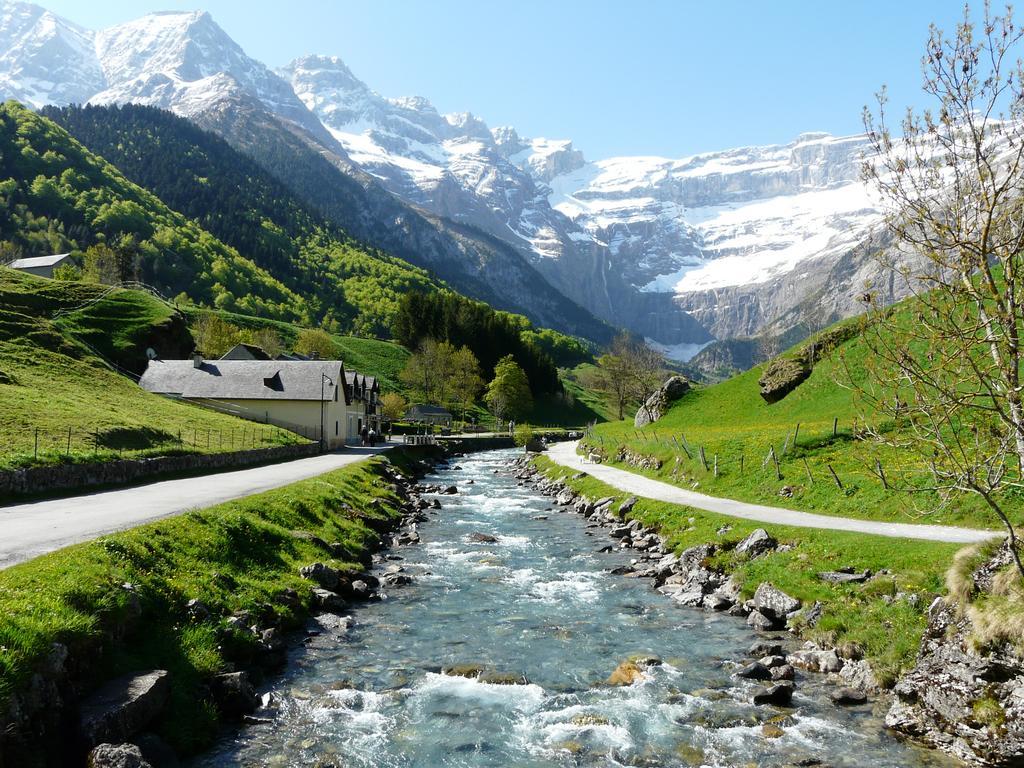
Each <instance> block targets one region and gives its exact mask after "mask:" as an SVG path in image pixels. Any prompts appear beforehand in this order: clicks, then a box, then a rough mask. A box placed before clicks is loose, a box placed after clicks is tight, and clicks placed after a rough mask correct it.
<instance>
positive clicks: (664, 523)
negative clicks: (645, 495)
mask: <svg viewBox="0 0 1024 768" xmlns="http://www.w3.org/2000/svg"><path fill="white" fill-rule="evenodd" d="M537 464H538V467H539V468H540V469H542V470H543V471H544V472H545V473H547V474H548V475H549V476H550V477H556V478H561V479H563V480H564V481H565V482H566V483H567V484H568V485H569V486H571V487H572V488H573V489H575V490H576V491H577V492H579V493H581V494H584V495H586V496H588V497H589V498H591V499H596V498H601V497H604V496H613V497H616V498H618V499H624V498H625V497H626V495H628V494H623V493H622V492H621V491H619V490H618V489H616V488H613V487H612V486H610V485H606V484H605V483H602V482H600V481H599V480H596V479H594V478H592V477H584V478H581V479H577V480H574V479H572V477H573V474H574V473H573V472H572V471H570V470H567V469H565V468H563V467H560V466H558V465H556V464H554V463H553V462H551V461H550V460H548V459H546V458H544V457H540V458H538V459H537ZM629 517H630V518H636V519H638V520H640V521H641V522H642V523H643V524H644V525H645V526H647V527H651V528H653V529H655V530H657V531H658V532H659V533H660V535H661V536H662V537H663V538H664V539H665V541H666V546H667V548H668V549H669V550H671V551H674V552H677V553H678V552H681V551H682V550H684V549H687V548H688V547H692V546H696V545H698V544H703V543H705V542H714V543H716V544H718V545H719V547H720V553H719V554H717V555H716V556H715V557H714V558H713V562H712V563H711V565H713V566H714V567H716V568H718V569H720V570H723V571H725V572H727V573H731V574H733V576H734V577H735V578H736V579H737V580H738V582H739V583H740V584H741V586H742V589H743V596H744V597H750V596H752V595H753V593H754V590H755V589H757V586H758V584H760V583H761V582H763V581H769V582H771V583H772V584H774V585H775V586H777V587H778V588H779V589H781V590H783V591H784V592H786V593H787V594H789V595H792V596H793V597H797V598H799V599H800V600H802V601H803V602H804V604H805V605H808V606H809V605H812V604H813V603H814V602H815V601H820V602H821V603H822V617H821V620H820V621H819V622H818V623H817V625H816V626H815V627H813V628H811V627H808V628H806V629H805V630H804V631H803V633H802V634H803V636H804V637H805V639H809V640H816V641H818V642H820V643H822V644H823V645H830V646H836V647H839V648H841V649H843V648H844V647H845V650H846V651H847V652H852V653H854V654H856V653H858V652H862V653H863V655H864V657H865V658H867V659H868V660H869V661H870V662H871V664H872V667H873V669H874V670H875V674H876V676H877V677H878V679H879V682H880V683H883V684H885V683H890V682H892V681H893V680H895V678H896V676H898V675H899V673H900V672H901V671H903V670H906V669H908V668H909V667H910V666H911V665H912V664H913V661H914V658H915V656H916V654H917V649H918V644H919V642H920V639H921V634H922V632H923V631H924V627H925V624H926V616H925V611H926V610H927V607H928V605H929V603H930V602H931V600H932V598H933V597H934V596H935V595H937V594H941V593H942V592H944V591H945V587H944V575H945V572H946V570H947V569H948V568H949V566H950V564H951V563H952V561H953V557H954V555H955V554H956V552H957V550H958V549H960V548H961V547H960V545H955V544H940V543H933V542H923V541H911V540H907V539H892V538H886V537H883V536H867V535H863V534H854V533H845V532H838V531H819V530H815V529H810V528H793V527H788V526H782V525H765V524H762V523H756V522H752V521H747V520H740V519H737V518H731V517H726V516H723V515H717V514H714V513H711V512H704V511H702V510H698V509H692V508H690V507H685V506H680V505H677V504H668V503H665V502H659V501H652V500H650V499H641V500H640V501H639V502H638V503H637V505H636V506H635V507H634V508H633V511H632V512H631V513H630V515H629ZM725 527H728V530H727V531H724V532H723V533H721V534H720V533H719V531H720V530H722V529H723V528H725ZM760 527H763V528H765V529H766V530H768V532H769V533H770V534H771V535H772V536H774V537H775V538H776V539H778V541H779V542H780V544H783V545H789V547H790V548H789V549H786V548H785V547H780V548H779V549H777V550H775V551H773V552H770V553H768V554H765V555H762V556H761V557H758V558H756V559H754V560H748V559H746V558H745V557H744V556H741V555H736V554H735V553H733V552H732V551H731V549H732V547H733V546H734V545H735V544H736V543H738V542H739V541H741V540H742V539H743V538H744V537H745V536H746V535H747V534H749V533H750V532H751V531H753V530H754V529H756V528H760ZM846 566H850V567H852V568H854V569H856V570H859V571H860V570H865V569H868V570H871V571H872V572H873V573H880V572H884V571H888V573H887V574H886V575H884V576H878V577H876V578H874V579H872V580H870V581H869V582H867V583H865V584H848V585H835V584H827V583H825V582H823V581H821V579H819V578H818V573H819V572H821V571H828V570H835V569H837V568H842V567H846Z"/></svg>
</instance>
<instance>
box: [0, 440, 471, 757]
mask: <svg viewBox="0 0 1024 768" xmlns="http://www.w3.org/2000/svg"><path fill="white" fill-rule="evenodd" d="M456 455H458V454H456ZM446 462H447V459H444V458H440V453H439V454H438V455H437V456H433V457H429V456H428V457H424V458H421V459H419V460H418V461H415V462H412V463H411V467H412V471H410V472H403V471H402V470H401V469H399V468H398V467H396V466H394V465H393V464H392V463H390V462H388V461H387V460H386V459H383V460H381V476H382V480H383V481H384V482H386V483H388V487H389V490H391V491H392V492H393V493H394V494H395V496H396V497H397V498H398V499H399V500H400V507H399V509H398V510H397V513H396V511H395V510H390V511H389V513H388V514H376V512H381V511H383V510H376V509H373V508H372V507H373V506H374V505H379V504H380V503H381V502H380V500H376V499H375V500H374V501H372V502H370V507H371V508H370V509H368V510H366V511H367V512H370V513H371V514H365V515H358V517H359V518H361V519H362V520H363V521H364V522H366V523H367V524H368V525H369V526H370V527H371V528H372V529H373V531H374V533H375V534H376V536H375V537H373V538H371V539H370V541H369V542H368V546H367V548H366V550H365V551H363V552H362V553H361V554H358V553H357V557H360V558H361V559H362V566H363V568H362V569H361V570H355V571H352V570H343V569H341V568H338V567H336V566H335V565H332V562H333V558H334V557H339V558H341V557H344V558H345V559H351V556H352V554H353V553H351V552H346V551H344V548H343V546H342V545H341V544H339V543H331V542H327V541H323V540H321V539H319V538H318V537H317V536H315V535H314V534H312V533H310V532H308V531H293V532H292V536H293V537H295V538H296V539H303V540H305V541H307V542H312V543H313V544H316V545H318V547H319V548H320V549H321V550H322V551H323V552H324V555H325V557H324V561H315V562H311V563H308V564H306V565H304V566H302V567H301V568H300V570H299V574H300V575H301V576H302V578H303V579H305V580H306V581H307V582H308V583H309V593H308V594H307V595H302V594H300V592H299V591H298V590H295V589H285V590H283V591H281V592H280V593H279V594H277V595H275V596H274V598H273V601H274V603H276V604H278V605H279V606H281V607H283V608H285V609H286V611H285V613H286V614H288V613H289V612H290V615H291V616H292V618H293V619H294V618H295V617H298V618H301V617H302V616H303V615H304V613H305V611H306V610H307V608H306V606H308V610H309V614H310V615H312V616H313V618H311V619H310V624H309V625H308V626H307V627H306V629H305V631H304V633H302V634H297V633H295V632H290V631H289V628H288V627H287V626H285V625H284V624H283V623H282V619H281V614H282V612H281V611H278V610H276V609H275V608H274V607H273V606H271V605H253V606H251V607H249V608H248V609H245V610H239V611H236V612H235V613H234V614H232V615H230V616H215V615H212V614H213V611H212V610H211V608H209V607H208V606H206V605H204V604H203V603H202V602H200V601H198V600H191V601H189V602H188V604H187V606H186V608H185V611H186V615H183V616H182V617H181V620H182V621H191V622H209V621H212V622H214V623H217V624H218V625H220V629H219V630H218V631H219V632H220V633H221V634H222V635H223V638H224V645H223V648H224V649H225V655H226V657H227V661H228V663H229V666H230V667H231V668H232V669H231V671H227V672H224V673H222V674H218V675H216V676H214V677H212V678H211V679H209V680H208V681H207V686H206V688H207V690H208V693H209V696H208V702H209V703H210V704H212V705H213V706H214V707H215V708H216V709H217V711H218V713H219V714H220V716H221V719H222V720H226V721H236V722H241V723H245V722H261V721H262V719H261V717H260V709H261V708H262V707H266V706H269V705H270V704H272V702H271V701H270V700H269V699H268V697H266V696H264V697H262V698H261V697H260V696H259V695H257V692H256V684H257V683H258V682H259V681H261V680H262V679H264V678H265V676H266V675H268V674H274V673H276V672H277V671H278V670H280V669H281V668H282V667H283V666H284V664H285V662H286V660H287V650H288V647H289V646H290V645H294V644H295V643H297V642H310V641H311V640H312V639H313V638H315V637H317V636H318V635H321V634H328V635H331V636H337V637H340V636H342V635H344V633H345V632H347V631H348V629H349V628H350V627H352V626H353V625H354V623H355V620H354V619H353V618H352V617H351V616H350V615H347V612H348V610H349V609H350V608H351V607H353V606H356V605H358V604H359V603H362V602H365V601H368V600H376V599H380V597H381V596H382V595H383V594H384V592H385V591H388V590H391V589H395V588H398V587H401V586H403V585H405V584H409V583H411V577H410V576H409V575H407V574H406V573H405V572H404V569H403V568H402V566H401V565H398V564H397V563H394V562H391V561H390V560H389V557H388V554H387V552H386V550H387V549H388V548H390V547H401V546H406V545H409V544H415V543H417V542H418V541H419V538H420V537H419V533H418V530H417V528H418V525H419V524H420V523H422V522H424V521H425V520H427V519H428V515H431V514H438V510H439V509H440V506H441V505H440V503H439V501H438V499H437V498H436V497H434V498H424V494H445V493H448V494H452V493H457V492H458V489H457V488H456V487H455V486H448V487H444V488H442V487H439V486H424V485H422V484H419V483H418V478H419V477H422V476H423V475H424V474H426V473H428V472H430V471H433V470H434V469H435V468H437V467H443V466H445V465H446ZM407 466H410V465H407ZM123 589H124V591H125V594H126V598H127V599H126V606H127V607H126V609H125V610H124V611H122V612H121V615H120V616H119V617H118V618H117V619H116V621H115V622H114V623H113V624H111V625H110V626H105V627H104V632H105V634H106V635H107V636H108V637H110V638H131V637H132V636H134V635H135V634H136V631H137V630H138V629H140V626H139V625H140V624H141V623H142V621H143V618H144V617H143V609H142V606H141V604H140V601H139V599H138V598H137V597H136V596H135V590H136V588H135V587H134V585H132V584H125V585H123ZM126 642H130V640H126ZM229 649H235V651H237V652H236V653H232V652H231V651H229ZM97 652H98V649H88V648H83V649H74V650H72V649H69V648H67V647H65V646H64V645H62V644H60V643H55V644H54V645H53V648H52V650H51V653H50V655H49V657H48V659H47V663H46V664H45V665H44V667H43V668H41V669H39V670H38V671H37V673H36V674H35V675H34V676H33V677H32V680H31V681H30V684H29V685H28V686H27V687H26V688H25V689H23V690H20V691H18V692H17V693H15V694H14V695H12V696H11V697H10V698H9V699H8V700H7V702H6V709H4V710H0V768H15V766H18V767H19V768H21V767H22V766H48V765H56V764H61V765H68V764H70V765H74V764H82V762H85V763H86V764H87V765H88V766H89V767H90V768H124V766H131V767H132V768H153V767H154V766H155V767H156V768H159V766H161V765H169V764H175V763H174V760H175V758H174V754H173V752H172V751H171V750H170V748H169V747H168V746H167V745H166V744H165V743H164V742H162V740H161V739H160V738H159V737H158V736H156V735H155V734H156V731H157V730H158V728H159V725H160V722H161V719H162V718H163V717H164V716H165V715H166V714H167V708H168V706H169V703H170V702H169V685H170V681H171V673H170V672H169V671H167V670H162V669H155V670H145V671H143V672H140V673H138V674H133V675H128V676H126V677H121V678H118V679H115V680H111V681H108V682H106V683H105V684H103V685H102V686H101V687H100V688H99V689H96V690H92V691H90V686H89V684H88V681H89V680H90V679H91V674H92V673H91V672H90V669H91V668H92V665H91V664H90V660H89V657H90V656H92V655H95V654H96V653H97ZM47 744H49V745H50V747H45V746H41V745H47ZM86 755H88V757H86Z"/></svg>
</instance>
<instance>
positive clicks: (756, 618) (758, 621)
mask: <svg viewBox="0 0 1024 768" xmlns="http://www.w3.org/2000/svg"><path fill="white" fill-rule="evenodd" d="M747 625H748V626H751V627H753V628H754V629H759V630H761V631H762V632H772V631H774V630H776V629H780V628H781V627H782V626H783V622H781V621H779V620H778V619H776V618H774V617H772V616H766V615H765V614H763V613H761V612H760V611H758V610H753V611H751V612H750V613H749V614H747Z"/></svg>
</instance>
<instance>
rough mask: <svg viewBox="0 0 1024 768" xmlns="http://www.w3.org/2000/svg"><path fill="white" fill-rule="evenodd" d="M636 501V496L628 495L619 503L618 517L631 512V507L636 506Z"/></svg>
mask: <svg viewBox="0 0 1024 768" xmlns="http://www.w3.org/2000/svg"><path fill="white" fill-rule="evenodd" d="M638 501H639V499H638V498H637V497H636V496H630V497H629V498H628V499H626V500H625V501H623V502H622V503H621V504H619V517H625V516H626V515H628V514H629V513H630V512H632V511H633V507H635V506H636V503H637V502H638Z"/></svg>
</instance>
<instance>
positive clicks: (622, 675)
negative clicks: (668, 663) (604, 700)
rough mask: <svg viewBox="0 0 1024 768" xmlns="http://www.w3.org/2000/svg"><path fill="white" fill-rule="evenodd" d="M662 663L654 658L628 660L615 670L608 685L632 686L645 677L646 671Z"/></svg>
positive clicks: (609, 678) (645, 657) (606, 682)
mask: <svg viewBox="0 0 1024 768" xmlns="http://www.w3.org/2000/svg"><path fill="white" fill-rule="evenodd" d="M660 663H661V659H658V658H656V657H653V656H638V657H636V658H632V659H626V660H625V661H624V662H622V663H621V664H619V666H617V667H616V668H615V671H614V672H612V673H611V675H610V676H609V677H608V679H607V680H605V684H606V685H632V684H633V683H635V682H636V681H637V680H640V679H642V678H643V676H644V670H645V669H647V668H648V667H653V666H656V665H658V664H660Z"/></svg>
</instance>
